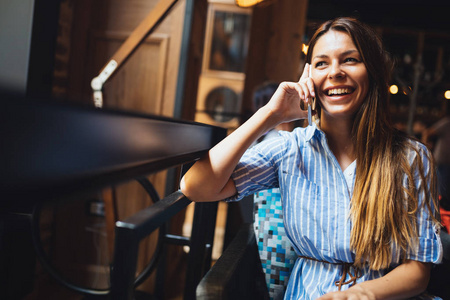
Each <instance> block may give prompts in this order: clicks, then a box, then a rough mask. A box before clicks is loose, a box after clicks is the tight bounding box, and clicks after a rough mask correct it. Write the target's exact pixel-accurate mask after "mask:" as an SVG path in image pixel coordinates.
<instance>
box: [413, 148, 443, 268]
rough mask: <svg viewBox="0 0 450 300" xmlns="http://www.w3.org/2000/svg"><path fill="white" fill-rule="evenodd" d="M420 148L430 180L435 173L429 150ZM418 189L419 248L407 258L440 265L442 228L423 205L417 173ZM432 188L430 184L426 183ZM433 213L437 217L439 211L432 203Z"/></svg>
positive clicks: (422, 193) (416, 184)
mask: <svg viewBox="0 0 450 300" xmlns="http://www.w3.org/2000/svg"><path fill="white" fill-rule="evenodd" d="M417 145H418V148H419V155H420V157H421V160H422V163H423V166H424V170H425V178H428V180H429V178H430V176H429V175H430V173H431V172H434V170H431V166H430V161H429V158H428V157H431V156H430V155H431V154H430V153H429V151H428V149H427V148H426V147H425V146H423V145H422V144H420V143H417ZM412 152H414V153H411V156H410V157H413V158H414V156H416V155H417V153H416V152H415V151H412ZM414 184H415V186H416V189H417V190H419V191H420V192H419V210H418V211H417V214H416V216H417V225H418V227H417V228H418V234H419V242H418V244H417V246H416V247H415V248H413V249H410V251H409V252H408V253H407V255H406V258H407V259H411V260H417V261H421V262H431V263H440V262H441V260H442V255H443V250H442V243H441V239H440V226H439V224H436V223H435V222H434V221H433V218H432V215H431V214H430V210H429V209H428V207H427V205H424V204H423V201H424V196H425V195H424V191H421V190H420V189H419V187H420V185H421V184H422V179H421V178H420V176H419V175H418V173H417V172H416V174H415V182H414ZM426 184H427V185H428V186H430V182H429V181H428V182H427V183H426ZM430 207H431V213H433V214H435V215H437V213H436V210H437V209H438V208H437V207H435V206H434V205H433V203H430Z"/></svg>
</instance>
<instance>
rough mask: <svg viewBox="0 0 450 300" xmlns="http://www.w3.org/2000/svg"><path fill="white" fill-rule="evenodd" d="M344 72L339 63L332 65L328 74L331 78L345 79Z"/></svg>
mask: <svg viewBox="0 0 450 300" xmlns="http://www.w3.org/2000/svg"><path fill="white" fill-rule="evenodd" d="M344 75H345V74H344V72H343V71H342V69H341V65H340V64H339V63H332V64H331V68H330V72H329V73H328V77H329V78H330V79H331V78H335V79H336V78H342V77H344Z"/></svg>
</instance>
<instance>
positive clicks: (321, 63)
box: [314, 61, 325, 68]
mask: <svg viewBox="0 0 450 300" xmlns="http://www.w3.org/2000/svg"><path fill="white" fill-rule="evenodd" d="M323 65H325V62H324V61H319V62H317V63H316V64H315V65H314V66H315V67H316V68H318V67H321V66H323Z"/></svg>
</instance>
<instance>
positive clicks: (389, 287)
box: [352, 260, 431, 300]
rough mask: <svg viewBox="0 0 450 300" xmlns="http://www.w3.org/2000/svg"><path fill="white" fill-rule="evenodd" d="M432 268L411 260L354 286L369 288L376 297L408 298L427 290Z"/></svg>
mask: <svg viewBox="0 0 450 300" xmlns="http://www.w3.org/2000/svg"><path fill="white" fill-rule="evenodd" d="M430 270H431V265H430V264H427V263H422V262H418V261H413V260H409V261H406V262H404V263H403V264H401V265H399V266H398V267H396V268H395V269H394V270H392V271H391V272H389V273H388V274H386V275H385V276H383V277H381V278H378V279H374V280H369V281H365V282H362V283H360V284H357V285H355V286H354V287H352V288H363V289H365V290H368V291H370V292H372V293H373V294H374V295H375V298H376V299H386V300H388V299H408V298H410V297H413V296H416V295H419V294H421V293H422V292H424V291H425V289H426V287H427V285H428V281H429V279H430Z"/></svg>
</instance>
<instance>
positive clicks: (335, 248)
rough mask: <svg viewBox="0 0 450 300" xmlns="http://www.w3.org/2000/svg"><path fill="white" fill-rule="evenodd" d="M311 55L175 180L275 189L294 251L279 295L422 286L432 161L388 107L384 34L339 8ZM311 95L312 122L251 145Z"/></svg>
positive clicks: (199, 193) (200, 187)
mask: <svg viewBox="0 0 450 300" xmlns="http://www.w3.org/2000/svg"><path fill="white" fill-rule="evenodd" d="M306 62H307V64H306V66H305V68H304V72H303V74H302V76H301V78H300V80H299V81H298V82H284V83H282V84H280V86H279V88H278V89H277V91H276V92H275V94H274V96H273V97H272V99H271V100H270V101H269V103H268V104H267V105H265V106H264V107H262V108H261V109H259V110H258V111H257V112H256V113H255V114H254V115H253V116H252V117H251V118H250V119H249V120H248V121H247V122H246V123H244V124H243V125H242V126H241V127H239V128H238V129H237V130H236V131H235V132H234V133H233V134H231V135H230V136H228V137H227V138H226V139H224V140H223V141H222V142H221V143H219V144H218V145H217V146H216V147H214V148H213V149H211V150H210V151H209V153H208V154H207V155H206V156H205V157H204V158H202V159H201V160H200V161H198V162H197V163H196V164H195V165H194V166H193V168H192V169H191V170H190V171H189V172H188V173H187V174H186V175H185V177H184V178H183V180H182V183H181V188H182V191H183V193H185V195H186V196H188V197H189V198H190V199H192V200H194V201H211V200H221V199H228V200H229V201H232V200H238V199H240V198H242V197H243V196H245V195H247V194H251V193H254V192H255V191H257V190H262V189H267V188H272V187H279V188H280V191H281V194H282V198H283V214H284V220H285V228H286V232H287V235H288V236H289V238H290V240H291V242H292V244H293V246H294V248H295V251H296V253H297V254H298V256H299V258H298V259H297V261H296V263H295V266H294V269H293V271H292V274H291V277H290V281H289V285H288V287H287V291H286V294H285V299H317V298H319V299H406V298H410V297H413V296H416V295H421V294H422V293H423V292H424V291H425V289H426V286H427V283H428V280H429V276H430V269H431V263H438V262H440V260H441V256H442V246H441V243H440V240H439V225H438V222H437V212H436V192H435V179H434V167H433V165H432V160H431V159H430V154H429V152H428V150H427V149H426V148H425V147H424V146H423V145H422V144H420V143H418V142H416V141H413V140H411V139H409V138H407V137H405V136H404V135H403V134H402V133H400V132H398V131H396V130H395V129H394V127H393V126H392V123H391V121H390V119H389V117H388V111H389V109H388V94H387V92H388V80H389V74H390V64H389V61H388V59H387V55H385V52H384V50H383V48H382V44H381V41H380V40H379V39H378V38H377V36H376V34H375V32H374V31H373V30H372V29H371V28H370V27H368V26H366V25H364V24H362V23H360V22H359V21H357V20H355V19H351V18H338V19H335V20H331V21H328V22H326V23H324V24H322V26H320V28H319V29H318V30H317V31H316V33H315V34H314V36H313V37H312V39H311V42H310V45H309V50H308V55H307V57H306ZM310 69H311V70H310ZM309 74H311V76H309ZM312 97H315V98H316V102H318V109H317V112H316V115H315V116H316V117H317V118H318V121H317V122H316V123H314V124H312V126H308V127H307V128H298V129H295V130H294V131H293V132H292V133H282V134H280V137H278V138H273V139H270V140H268V141H267V142H263V143H260V144H258V145H256V146H254V147H252V148H250V149H248V150H247V148H248V147H249V146H250V144H251V143H252V142H253V141H255V140H256V139H257V138H258V137H259V136H261V135H262V134H264V132H266V131H268V130H269V129H271V128H273V127H275V126H276V125H277V124H280V123H283V122H288V121H292V120H295V119H304V118H306V112H305V111H303V110H302V109H301V108H300V103H301V102H305V103H308V102H309V101H310V98H312Z"/></svg>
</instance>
